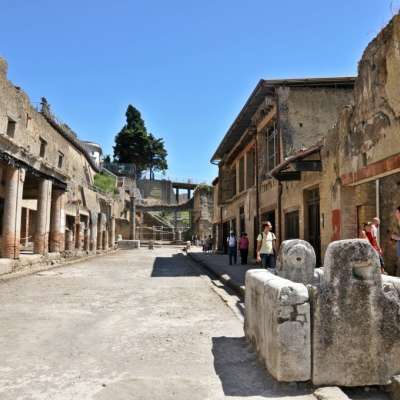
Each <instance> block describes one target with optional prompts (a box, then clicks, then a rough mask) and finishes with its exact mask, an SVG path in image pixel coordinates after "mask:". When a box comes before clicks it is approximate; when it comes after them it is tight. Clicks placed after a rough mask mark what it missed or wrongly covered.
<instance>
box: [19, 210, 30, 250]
mask: <svg viewBox="0 0 400 400" xmlns="http://www.w3.org/2000/svg"><path fill="white" fill-rule="evenodd" d="M29 214H30V211H29V208H25V207H24V208H22V217H21V218H22V220H21V235H22V238H21V244H22V246H23V247H28V245H29Z"/></svg>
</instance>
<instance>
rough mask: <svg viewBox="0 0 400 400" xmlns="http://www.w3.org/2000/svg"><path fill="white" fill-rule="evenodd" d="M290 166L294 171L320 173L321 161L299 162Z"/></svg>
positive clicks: (294, 162)
mask: <svg viewBox="0 0 400 400" xmlns="http://www.w3.org/2000/svg"><path fill="white" fill-rule="evenodd" d="M292 164H293V167H294V169H295V170H296V171H322V163H321V160H299V161H293V163H292Z"/></svg>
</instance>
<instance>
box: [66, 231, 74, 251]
mask: <svg viewBox="0 0 400 400" xmlns="http://www.w3.org/2000/svg"><path fill="white" fill-rule="evenodd" d="M66 236H67V238H66V250H68V251H72V250H73V249H74V232H72V231H71V230H70V229H68V230H67V231H66Z"/></svg>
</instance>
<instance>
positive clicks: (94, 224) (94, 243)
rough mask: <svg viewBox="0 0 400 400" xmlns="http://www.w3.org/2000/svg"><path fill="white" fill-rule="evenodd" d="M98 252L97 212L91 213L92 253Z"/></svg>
mask: <svg viewBox="0 0 400 400" xmlns="http://www.w3.org/2000/svg"><path fill="white" fill-rule="evenodd" d="M96 250H97V212H91V213H90V251H93V252H96Z"/></svg>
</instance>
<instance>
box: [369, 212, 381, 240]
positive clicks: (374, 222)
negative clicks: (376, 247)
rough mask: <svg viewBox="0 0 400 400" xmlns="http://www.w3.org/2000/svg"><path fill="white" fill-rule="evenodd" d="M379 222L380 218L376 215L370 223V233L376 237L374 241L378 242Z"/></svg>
mask: <svg viewBox="0 0 400 400" xmlns="http://www.w3.org/2000/svg"><path fill="white" fill-rule="evenodd" d="M380 224H381V220H380V219H379V218H378V217H375V218H373V219H372V225H371V233H372V236H373V237H374V238H375V239H376V242H377V243H378V244H379V225H380Z"/></svg>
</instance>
